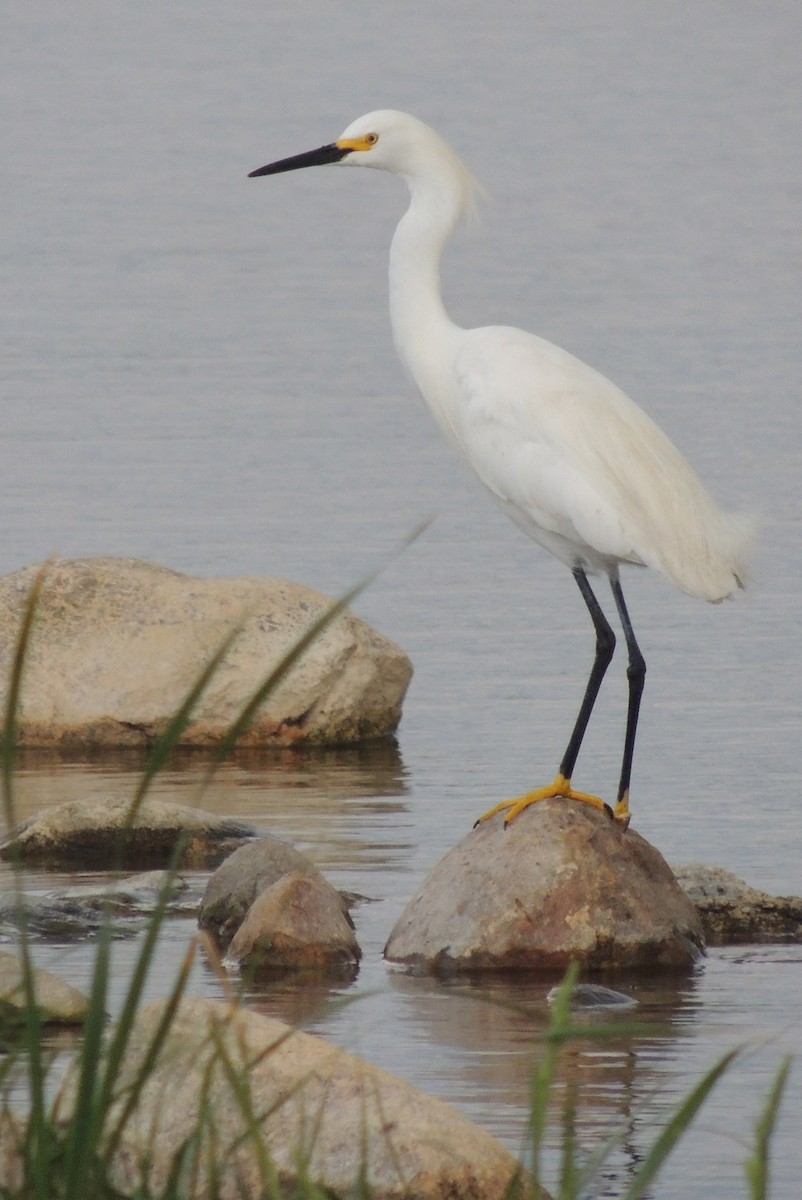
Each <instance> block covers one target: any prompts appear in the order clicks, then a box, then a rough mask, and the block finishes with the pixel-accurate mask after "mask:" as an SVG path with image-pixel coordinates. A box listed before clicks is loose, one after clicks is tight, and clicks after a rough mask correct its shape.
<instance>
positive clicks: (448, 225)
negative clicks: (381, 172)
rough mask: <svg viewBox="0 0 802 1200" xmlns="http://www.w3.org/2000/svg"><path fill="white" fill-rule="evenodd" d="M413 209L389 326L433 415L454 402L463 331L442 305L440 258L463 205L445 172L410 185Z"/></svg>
mask: <svg viewBox="0 0 802 1200" xmlns="http://www.w3.org/2000/svg"><path fill="white" fill-rule="evenodd" d="M408 182H409V189H410V195H411V200H410V205H409V208H408V209H407V211H406V213H405V214H404V216H403V217H402V218H401V221H400V222H399V225H398V228H397V229H396V231H395V235H394V237H393V242H392V246H391V247H390V321H391V324H392V329H393V338H394V341H395V346H396V350H397V351H398V356H399V358H400V359H401V361H402V363H403V364H404V366H405V367H406V369H407V371H408V372H409V374H410V375H411V376H412V378H413V380H414V381H415V383H416V384H417V386H418V388H419V390H420V392H421V394H422V395H423V397H424V399H425V400H426V402H427V403H428V404H429V406H430V408H431V409H432V411H433V413H434V415H435V416H436V417H437V418H438V420H440V421H441V422H442V421H443V420H444V419H446V420H447V416H446V414H445V413H444V412H442V411H440V410H441V409H442V408H443V407H444V406H447V404H448V401H449V398H450V392H451V388H450V380H451V374H450V371H449V367H450V366H451V362H452V358H453V352H454V346H455V342H456V339H457V337H458V335H459V333H460V332H461V331H460V329H459V327H458V326H457V325H455V324H454V322H453V321H452V320H451V318H450V317H449V316H448V313H447V312H446V310H445V307H444V306H443V299H442V296H441V294H440V258H441V256H442V253H443V246H444V245H445V242H446V239H447V238H448V235H449V234H450V233H451V231H452V229H453V228H454V225H455V224H456V222H457V220H458V218H459V216H460V214H461V212H462V208H463V205H464V194H463V193H462V191H461V189H460V188H459V187H458V186H457V185H455V182H454V180H452V179H451V178H450V177H449V175H448V174H447V173H444V175H443V176H442V177H440V178H437V177H434V178H431V177H429V178H426V179H421V178H420V177H415V178H412V179H410V180H409V181H408Z"/></svg>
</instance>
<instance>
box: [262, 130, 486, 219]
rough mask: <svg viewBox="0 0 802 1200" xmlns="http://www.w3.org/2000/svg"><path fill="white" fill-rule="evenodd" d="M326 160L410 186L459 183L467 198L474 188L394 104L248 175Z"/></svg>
mask: <svg viewBox="0 0 802 1200" xmlns="http://www.w3.org/2000/svg"><path fill="white" fill-rule="evenodd" d="M328 163H339V164H341V165H343V166H349V167H351V166H353V167H374V168H376V169H377V170H380V171H390V172H391V173H392V174H394V175H401V176H402V177H403V178H404V179H406V180H407V182H408V183H409V184H410V186H412V184H413V183H414V182H415V181H416V180H419V181H427V182H434V181H435V180H439V181H441V182H445V181H446V180H447V181H448V182H449V184H450V186H451V188H452V189H456V188H458V189H459V191H460V192H462V193H463V194H464V197H465V200H466V202H467V200H468V199H469V197H470V194H471V191H472V187H473V183H472V179H471V176H470V174H469V173H468V171H467V170H466V169H465V167H464V166H463V165H462V163H461V162H460V160H459V159H458V158H457V156H456V154H454V152H453V150H452V149H451V148H450V147H449V146H448V145H447V144H446V143H445V142H444V141H443V139H442V138H441V137H440V136H439V135H438V134H436V133H435V131H434V130H433V129H430V128H429V126H428V125H425V124H424V123H423V121H419V120H418V118H417V117H412V116H410V115H409V113H403V112H396V111H395V110H394V109H379V110H378V111H376V112H371V113H366V114H365V116H363V117H358V118H357V119H356V121H353V122H352V123H351V124H350V125H349V126H348V128H347V129H344V130H343V132H342V133H341V134H340V136H339V137H338V138H337V139H336V140H335V141H333V142H329V143H328V144H327V145H325V146H319V147H318V148H317V150H307V151H306V152H305V153H303V154H295V155H293V156H292V157H291V158H282V159H279V161H278V162H273V163H268V164H267V166H265V167H260V168H259V169H258V170H257V171H251V173H250V176H249V178H254V177H256V176H258V175H277V174H279V173H280V172H282V171H296V170H299V169H300V168H301V167H314V166H322V165H325V164H328Z"/></svg>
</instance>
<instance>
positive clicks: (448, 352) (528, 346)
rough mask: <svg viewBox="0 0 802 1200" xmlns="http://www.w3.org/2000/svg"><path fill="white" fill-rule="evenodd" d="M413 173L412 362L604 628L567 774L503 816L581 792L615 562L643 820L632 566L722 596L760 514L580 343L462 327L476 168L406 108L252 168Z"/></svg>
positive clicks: (405, 346) (405, 279)
mask: <svg viewBox="0 0 802 1200" xmlns="http://www.w3.org/2000/svg"><path fill="white" fill-rule="evenodd" d="M327 162H328V163H331V162H339V163H342V164H343V165H347V166H366V167H374V168H377V169H379V170H384V171H389V172H391V173H392V174H395V175H401V176H402V177H403V178H404V179H405V180H406V183H407V185H408V187H409V191H410V204H409V207H408V209H407V211H406V213H405V214H404V216H403V217H402V218H401V221H400V223H399V225H398V228H397V230H396V232H395V236H394V237H393V242H392V246H391V250H390V317H391V322H392V328H393V336H394V340H395V345H396V348H397V351H398V354H399V357H400V358H401V361H402V362H403V363H404V365H405V367H406V369H407V371H408V372H409V374H410V375H411V377H412V379H413V380H414V382H415V383H416V385H417V387H418V389H419V390H420V392H421V394H422V396H423V398H424V400H425V401H426V403H427V404H428V406H429V408H430V410H431V412H432V414H433V415H434V417H435V419H436V420H437V422H438V424H439V425H440V427H441V428H442V430H443V432H444V433H445V435H446V437H447V438H448V440H449V441H450V442H451V443H452V445H453V446H454V448H455V449H456V451H457V452H458V454H459V455H460V456H461V457H462V458H463V459H464V460H465V462H466V463H467V464H468V465H469V466H470V467H471V468H472V469H473V470H474V471H475V472H476V474H477V476H478V477H479V479H480V480H481V482H482V483H483V484H484V486H485V487H486V488H487V490H488V491H489V492H490V494H491V496H492V497H493V499H494V500H495V501H496V502H497V503H498V504H499V505H500V506H501V507H502V508H503V509H504V511H505V512H506V513H507V514H508V515H509V516H510V517H511V518H512V519H513V520H514V521H515V522H516V524H518V525H519V526H520V527H521V528H522V529H523V530H524V532H525V533H527V534H528V535H529V536H530V537H531V538H533V539H534V541H536V542H538V543H539V544H540V545H541V546H543V547H545V549H547V550H549V551H550V552H551V553H552V554H553V555H555V556H556V557H557V558H558V559H560V560H561V561H562V562H564V563H565V564H566V566H568V567H569V568H570V570H571V571H572V572H573V574H574V578H575V579H576V581H577V584H578V585H579V588H580V591H581V593H582V595H583V598H584V599H585V603H586V604H587V606H588V610H589V612H590V615H591V618H592V620H593V623H594V627H595V630H596V658H595V661H594V665H593V669H592V671H591V675H590V679H589V680H588V685H587V688H586V692H585V697H584V700H583V704H582V708H581V709H580V713H579V716H578V718H577V722H576V725H575V727H574V730H573V733H572V735H571V740H570V741H569V744H568V748H567V749H566V752H565V754H564V756H563V759H562V762H561V764H560V769H559V771H558V774H557V776H556V778H555V780H554V782H553V783H552V784H550V785H548V786H547V787H545V788H539V789H537V790H536V791H533V792H530V793H527V795H526V796H523V797H520V798H519V799H517V800H514V801H504V802H503V803H502V804H500V805H497V806H496V808H494V809H492V810H491V811H490V813H487V814H485V815H484V817H483V818H482V819H485V818H486V817H488V816H491V815H492V814H493V813H495V812H497V811H499V810H504V811H505V812H506V813H507V817H506V819H507V822H508V823H509V821H511V820H512V819H513V818H514V817H515V816H517V814H518V812H520V811H521V810H522V809H523V808H525V807H526V806H527V805H528V804H531V803H533V802H534V801H536V800H540V799H544V798H546V797H549V796H557V795H561V796H568V797H572V798H576V799H580V800H585V801H587V802H589V803H591V804H594V805H596V806H601V801H599V800H598V799H597V798H596V797H593V796H589V795H587V794H585V793H578V792H575V791H574V789H573V788H572V787H571V772H572V770H573V767H574V763H575V761H576V757H577V755H578V753H579V748H580V746H581V742H582V738H583V736H584V733H585V729H586V727H587V723H588V720H589V718H590V713H591V711H592V708H593V704H594V701H595V699H596V695H597V693H598V689H599V686H600V684H601V680H602V678H603V676H604V672H605V670H606V668H607V666H608V664H609V661H610V659H611V657H612V652H613V647H614V645H615V638H614V635H613V632H612V629H611V628H610V626H609V624H608V622H607V620H606V618H605V617H604V614H603V613H602V611H601V607H600V605H599V604H598V601H597V600H596V598H595V596H594V594H593V592H592V591H591V589H590V585H589V583H588V581H587V575H588V574H598V573H600V572H601V573H605V574H606V575H607V576H608V577H609V579H610V583H611V586H612V589H613V596H614V599H615V602H616V606H617V608H618V612H619V616H620V618H621V621H622V625H623V629H624V634H625V637H626V641H627V647H628V651H629V669H628V672H627V674H628V677H629V683H630V700H629V710H628V716H627V730H626V737H625V747H624V761H623V765H622V772H621V782H620V786H619V791H618V797H617V803H616V807H615V815H616V816H617V817H618V818H619V819H620V820H621V821H622V822H623V823H624V824H626V823H628V820H629V805H628V794H629V780H630V773H631V764H632V751H633V749H634V741H635V731H636V727H637V718H638V709H639V704H640V696H641V691H642V688H643V679H644V676H645V664H644V662H643V657H642V655H641V654H640V650H639V649H638V646H637V642H636V641H635V636H634V633H633V631H632V626H631V623H630V620H629V615H628V613H627V610H626V606H625V604H624V599H623V594H622V592H621V587H620V582H619V578H618V567H619V565H620V564H636V565H640V566H646V567H651V568H652V569H653V570H654V571H656V572H658V573H659V574H660V575H662V576H664V578H666V579H667V580H668V581H669V582H670V583H672V584H673V585H674V586H675V587H677V588H679V589H680V590H681V591H684V592H687V593H689V594H690V595H692V596H698V597H700V598H702V599H704V600H709V601H714V602H715V601H719V600H722V599H724V598H725V597H726V596H728V595H729V594H730V593H731V592H732V591H733V590H734V589H735V588H736V587H740V586H743V579H744V575H745V563H746V556H747V551H748V547H749V544H750V542H751V540H752V538H753V536H754V524H753V522H752V520H751V519H750V518H748V517H744V516H741V515H738V514H730V513H726V512H724V511H723V510H722V509H721V508H719V507H718V505H717V504H716V503H715V502H714V501H713V500H712V499H711V497H710V496H709V495H708V493H707V492H706V490H705V489H704V487H703V486H702V484H701V483H700V482H699V480H698V478H697V477H696V475H695V474H694V472H693V470H692V469H691V467H690V466H689V465H688V463H687V462H686V461H685V459H684V458H683V457H682V455H681V454H680V453H679V451H678V450H677V449H676V448H675V447H674V445H673V444H672V443H671V441H670V440H669V439H668V438H667V437H666V435H665V434H664V433H663V432H662V430H661V429H660V428H659V427H658V426H657V425H656V424H655V423H654V422H653V421H652V420H651V419H650V418H649V417H648V416H647V415H646V414H645V413H644V412H643V411H642V410H641V409H640V408H638V406H637V405H636V404H635V403H634V402H633V401H632V400H630V399H629V397H628V396H626V395H625V394H624V393H623V392H622V391H621V390H620V389H619V388H617V387H616V386H615V384H613V383H611V382H610V381H609V380H608V379H606V378H605V377H604V376H602V375H600V374H599V373H598V372H597V371H594V370H593V368H592V367H589V366H587V365H586V364H585V363H583V362H580V361H579V359H576V358H574V357H573V356H572V355H570V354H569V353H567V351H565V350H562V349H560V348H559V347H558V346H554V345H552V344H551V343H550V342H547V341H544V340H543V339H542V338H538V337H536V336H534V335H533V334H529V333H524V332H523V331H522V330H519V329H513V328H508V327H505V326H489V327H485V328H480V329H461V328H460V327H459V326H457V325H455V324H454V322H453V321H452V320H451V319H450V317H449V316H448V314H447V313H446V311H445V308H444V306H443V302H442V297H441V292H440V279H439V264H440V258H441V254H442V250H443V246H444V244H445V242H446V239H447V238H448V236H449V234H450V233H451V231H452V229H453V228H454V225H455V224H456V222H457V221H458V220H459V218H460V217H461V215H462V214H463V213H464V212H465V210H466V208H468V207H469V205H470V204H471V200H472V193H473V188H474V184H473V180H472V178H471V176H470V174H469V173H468V171H467V170H466V169H465V167H464V166H463V165H462V163H461V162H460V160H459V159H458V158H457V157H456V155H455V154H454V152H453V151H452V150H451V149H450V147H449V146H447V145H446V143H445V142H444V141H443V140H442V139H441V138H440V137H439V136H438V135H437V134H436V133H435V132H434V130H432V129H430V128H429V127H428V126H427V125H424V124H423V122H421V121H419V120H417V119H416V118H415V117H411V116H409V115H408V114H406V113H400V112H394V111H392V110H384V111H380V112H373V113H368V114H367V115H366V116H364V117H360V118H359V119H358V120H357V121H354V123H353V124H352V125H349V126H348V128H347V129H346V130H345V131H344V133H343V134H342V135H341V136H340V137H339V138H338V139H337V140H336V141H335V142H333V143H330V144H329V145H326V146H322V147H320V149H318V150H313V151H310V152H309V153H306V154H300V155H297V156H295V157H293V158H289V159H283V160H281V161H279V162H277V163H272V164H270V165H268V166H267V167H262V168H261V169H260V170H258V171H254V172H253V173H252V174H253V175H268V174H276V173H278V172H281V171H288V170H294V169H296V168H299V167H306V166H312V165H315V164H319V163H327Z"/></svg>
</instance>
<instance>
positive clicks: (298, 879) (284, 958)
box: [226, 871, 362, 977]
mask: <svg viewBox="0 0 802 1200" xmlns="http://www.w3.org/2000/svg"><path fill="white" fill-rule="evenodd" d="M226 957H227V959H229V960H233V961H235V962H237V963H238V964H239V965H240V966H241V967H242V969H243V970H245V971H246V972H247V973H248V974H253V975H255V976H259V975H265V974H271V973H275V972H276V971H286V970H300V971H305V972H312V973H315V974H328V975H331V974H337V975H342V976H346V977H351V976H353V975H355V974H356V968H357V964H358V963H359V960H360V958H361V957H362V952H361V950H360V949H359V946H358V944H357V940H356V934H355V933H354V923H353V921H352V920H351V917H350V915H349V913H348V905H347V904H346V902H345V900H344V899H343V898H342V896H341V895H340V893H339V892H338V891H337V890H336V888H334V887H332V885H331V884H330V883H329V882H328V880H327V879H324V878H323V877H322V876H321V875H317V876H314V875H308V874H304V873H302V872H300V871H297V872H290V873H289V874H287V875H283V876H282V877H281V879H278V880H277V881H276V882H275V883H274V884H272V886H271V887H269V888H267V890H266V891H264V892H262V894H261V895H260V896H257V898H256V900H254V902H253V904H252V905H251V907H250V908H249V909H248V912H247V913H246V915H245V919H244V921H243V922H242V924H241V925H240V927H239V929H238V930H237V932H236V933H235V934H234V937H233V939H232V941H231V945H230V947H229V951H228V954H227V956H226Z"/></svg>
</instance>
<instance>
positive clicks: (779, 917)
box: [676, 863, 802, 946]
mask: <svg viewBox="0 0 802 1200" xmlns="http://www.w3.org/2000/svg"><path fill="white" fill-rule="evenodd" d="M676 873H677V880H678V881H679V884H680V886H681V887H682V888H683V890H684V891H685V892H686V894H687V896H688V897H689V899H690V900H691V901H692V902H693V904H694V905H695V906H696V911H697V912H698V913H699V917H700V919H701V922H702V927H703V929H704V931H705V937H706V938H707V941H708V943H709V944H710V945H711V946H730V945H744V944H747V943H749V942H802V896H771V895H769V893H768V892H761V891H760V890H759V889H758V888H753V887H750V886H749V884H748V883H744V881H743V879H739V878H738V876H737V875H733V873H732V871H726V870H724V868H723V867H708V866H705V865H704V864H702V863H691V864H690V865H688V866H686V867H677V868H676Z"/></svg>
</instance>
